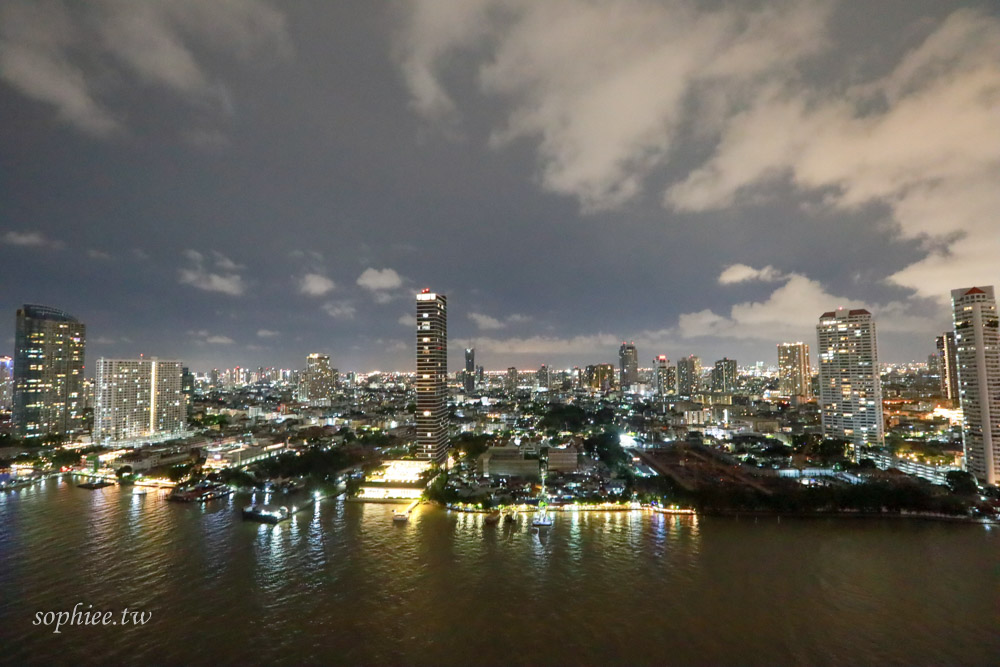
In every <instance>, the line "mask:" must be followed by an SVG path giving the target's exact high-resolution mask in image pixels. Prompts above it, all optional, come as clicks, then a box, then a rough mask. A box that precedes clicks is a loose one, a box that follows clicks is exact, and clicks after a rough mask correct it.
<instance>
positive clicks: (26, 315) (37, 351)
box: [13, 304, 87, 438]
mask: <svg viewBox="0 0 1000 667" xmlns="http://www.w3.org/2000/svg"><path fill="white" fill-rule="evenodd" d="M86 333H87V328H86V326H84V324H83V323H82V322H80V321H79V320H78V319H76V318H75V317H73V316H72V315H70V314H69V313H66V312H64V311H61V310H58V309H56V308H49V307H48V306H39V305H32V304H25V306H24V307H23V308H19V309H18V311H17V328H16V332H15V336H14V414H13V419H14V430H15V433H16V434H17V435H18V437H21V438H42V437H45V436H47V435H56V436H60V437H65V436H72V435H76V434H77V433H79V432H80V431H81V430H82V429H83V407H84V406H83V401H84V397H83V357H84V349H85V347H86Z"/></svg>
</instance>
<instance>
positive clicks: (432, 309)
mask: <svg viewBox="0 0 1000 667" xmlns="http://www.w3.org/2000/svg"><path fill="white" fill-rule="evenodd" d="M416 387H417V419H416V422H417V451H418V454H417V455H418V456H419V457H420V458H423V459H429V460H431V461H436V462H438V463H443V462H444V460H445V458H446V457H447V455H448V442H449V441H448V300H447V298H446V297H445V295H444V294H435V293H434V292H431V291H430V290H427V289H425V290H424V291H422V292H420V293H419V294H417V379H416Z"/></svg>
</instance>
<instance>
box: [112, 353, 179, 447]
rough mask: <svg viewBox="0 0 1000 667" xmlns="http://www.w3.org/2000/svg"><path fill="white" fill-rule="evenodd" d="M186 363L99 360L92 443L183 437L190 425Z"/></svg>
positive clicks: (148, 360)
mask: <svg viewBox="0 0 1000 667" xmlns="http://www.w3.org/2000/svg"><path fill="white" fill-rule="evenodd" d="M182 375H183V363H182V362H180V361H161V360H159V359H103V358H102V359H98V360H97V368H96V370H95V385H96V386H95V391H94V393H95V399H96V405H95V407H94V440H95V441H98V442H109V441H118V440H133V439H137V438H147V437H152V436H157V435H162V434H169V433H179V432H181V431H183V430H184V429H185V426H186V423H187V402H186V397H185V396H184V394H183V393H182V392H181V377H182Z"/></svg>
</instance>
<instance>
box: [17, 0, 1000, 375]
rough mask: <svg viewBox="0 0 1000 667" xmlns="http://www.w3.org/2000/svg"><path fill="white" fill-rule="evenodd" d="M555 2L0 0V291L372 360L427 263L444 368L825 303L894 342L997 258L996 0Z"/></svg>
mask: <svg viewBox="0 0 1000 667" xmlns="http://www.w3.org/2000/svg"><path fill="white" fill-rule="evenodd" d="M556 4H558V3H555V4H552V5H550V4H549V3H546V5H545V6H535V5H531V4H526V5H511V6H510V7H508V9H507V10H506V11H508V12H509V16H508V17H507V18H508V20H506V21H498V20H497V19H496V16H494V15H495V14H496V13H497V12H495V11H493V10H494V9H496V7H495V6H494V4H493V3H490V2H468V3H460V4H458V5H454V6H451V5H447V4H444V5H438V4H436V3H421V2H416V3H411V4H408V5H405V6H402V7H401V6H385V7H382V6H370V5H361V6H350V5H330V6H320V7H311V8H309V9H308V10H307V9H305V8H302V7H289V6H283V5H275V4H271V3H266V2H251V3H245V4H241V5H240V6H239V7H235V6H229V5H226V6H224V7H221V8H219V10H218V12H215V13H209V12H205V13H200V12H199V11H194V10H192V13H191V14H189V15H185V16H184V17H180V18H179V17H177V16H174V15H171V14H169V13H168V12H167V11H166V10H165V9H164V5H161V4H159V3H153V4H152V5H150V7H149V8H148V9H147V10H145V11H146V12H147V13H146V14H143V16H142V17H140V18H142V19H143V20H142V21H138V20H136V19H137V16H136V15H135V14H134V13H135V12H139V11H140V10H139V9H136V8H135V7H133V6H132V5H129V4H127V3H125V4H114V5H111V6H109V7H108V8H106V9H107V11H103V10H99V9H97V8H94V7H91V6H89V5H88V6H85V7H81V8H78V9H79V11H73V10H71V9H70V8H69V6H68V5H67V4H65V3H60V2H53V3H48V4H45V5H35V4H34V3H27V2H18V1H15V0H12V1H11V2H8V3H5V4H4V6H3V7H2V9H0V46H2V47H3V48H0V53H2V54H4V55H2V56H0V91H2V95H0V127H3V128H4V130H3V131H0V171H2V173H4V179H3V182H2V183H0V195H2V196H3V200H4V202H5V206H4V207H3V211H2V212H0V260H2V261H3V262H4V265H5V267H6V268H7V272H8V276H9V279H8V281H7V282H6V283H5V286H6V287H7V288H8V289H6V290H5V292H4V294H3V296H2V297H0V310H2V311H4V312H13V311H14V310H15V309H16V308H17V307H19V306H20V305H21V304H23V303H44V304H50V305H52V306H54V307H58V308H62V309H65V310H67V311H68V312H72V313H74V314H75V315H76V316H77V317H79V318H80V319H81V320H82V321H85V322H87V323H88V327H89V331H90V340H89V349H88V354H90V355H91V358H97V357H98V356H107V357H115V358H132V357H137V356H138V355H139V354H140V353H146V354H147V355H150V354H155V355H157V356H160V357H163V358H178V359H184V360H186V361H187V362H188V363H189V364H190V365H191V367H193V368H211V367H220V368H221V367H231V366H235V365H241V366H250V367H256V366H261V365H263V366H278V367H298V365H299V364H300V363H301V362H300V360H301V359H302V358H303V357H304V356H305V355H306V354H308V353H310V352H313V351H316V350H322V351H324V353H327V354H330V356H331V359H332V360H333V361H334V362H335V364H336V365H337V366H338V367H339V368H343V369H356V370H374V369H384V370H393V369H400V370H401V369H405V368H408V367H409V354H410V352H411V350H410V347H411V346H410V342H409V331H408V329H409V327H408V325H407V324H406V321H407V320H408V312H407V310H408V309H407V307H406V304H407V303H408V302H409V295H410V294H412V293H413V292H414V291H417V290H419V289H420V288H422V287H423V286H424V285H428V284H433V285H435V288H436V289H440V290H441V291H442V292H444V293H447V294H448V295H449V297H450V299H451V302H452V308H453V313H461V314H460V315H458V316H453V318H452V322H451V325H452V341H451V342H452V346H451V348H450V350H449V354H450V359H449V361H450V363H451V364H452V367H453V368H459V367H461V360H462V357H461V355H462V351H463V349H464V348H472V347H475V348H476V350H477V353H478V358H479V359H480V360H481V362H482V363H484V364H485V365H486V366H487V367H488V368H497V369H499V368H503V367H505V366H507V365H511V364H514V365H516V366H518V367H519V368H532V367H534V368H537V367H538V366H539V365H541V364H543V363H544V364H548V365H549V366H550V367H563V366H566V365H571V364H574V363H575V364H580V363H587V362H593V363H597V362H609V363H615V362H616V359H615V357H614V349H615V347H616V346H617V344H618V343H620V341H622V340H630V341H632V340H634V341H635V343H636V346H637V347H638V349H639V350H640V353H642V354H646V355H647V357H648V356H649V355H651V354H666V355H667V356H668V357H670V358H671V359H679V358H683V357H685V356H688V355H691V354H696V355H698V356H699V357H701V358H702V359H705V360H714V359H720V358H722V357H724V356H728V357H732V358H736V359H764V360H770V359H771V357H772V356H773V346H774V344H775V343H777V342H780V341H783V340H809V339H811V335H810V332H811V329H812V326H813V323H814V320H815V317H816V315H817V313H816V312H814V311H815V308H814V304H816V303H822V304H828V305H829V306H837V305H843V306H845V307H847V308H866V309H868V310H870V311H871V312H873V314H874V315H875V316H876V318H877V319H878V321H879V327H880V332H879V333H880V347H881V352H882V358H883V359H884V360H886V361H891V362H903V361H909V360H918V359H925V358H926V357H927V355H928V354H929V353H931V352H933V344H932V342H931V343H928V341H933V337H934V336H937V335H939V334H940V332H941V331H943V330H945V329H947V328H948V323H949V319H950V311H949V303H948V290H950V289H952V288H953V287H954V286H955V285H965V284H996V283H997V282H998V279H1000V277H998V276H997V275H996V269H995V266H994V264H993V262H992V260H990V259H988V258H991V257H995V256H997V254H998V252H997V250H998V248H997V246H996V244H997V243H1000V241H997V239H996V235H995V234H993V233H991V231H992V230H993V229H994V228H995V224H996V222H995V213H993V212H994V211H996V210H1000V205H998V203H997V197H998V196H1000V195H998V194H997V192H996V188H995V187H994V185H995V182H996V180H997V175H998V172H1000V149H998V146H1000V136H998V133H1000V127H998V126H997V124H996V123H995V117H994V115H993V109H992V107H991V106H990V105H989V102H988V100H989V99H990V98H989V95H987V94H986V93H987V92H988V91H989V90H991V89H992V88H991V86H995V85H996V82H997V81H998V80H1000V65H998V63H1000V57H998V50H1000V47H998V46H997V44H996V40H995V39H992V38H991V37H990V36H991V35H994V34H996V33H997V31H998V29H1000V16H998V11H1000V10H998V9H997V7H996V5H995V4H993V3H989V2H985V1H983V2H965V3H957V4H948V5H944V4H942V3H934V2H930V1H918V2H901V1H897V2H886V3H879V5H878V6H877V7H869V6H863V5H862V3H846V2H815V3H806V4H802V5H799V4H795V5H789V4H788V3H781V2H764V3H760V4H759V5H757V6H755V7H753V8H749V7H741V6H738V5H736V6H722V7H716V8H711V9H708V8H703V7H696V6H691V5H688V4H685V3H641V2H623V3H608V4H607V5H602V6H593V7H588V8H586V9H585V10H584V9H579V10H578V11H576V12H573V13H572V20H571V21H570V22H569V23H568V24H567V26H566V33H565V34H566V35H573V36H574V38H573V39H561V40H551V39H548V38H547V37H546V36H545V31H544V30H543V29H541V28H540V26H544V25H546V24H547V23H548V22H549V21H550V20H551V17H552V15H566V16H569V13H567V12H559V11H558V8H557V7H556V6H555V5H556ZM619 5H620V6H619ZM623 9H624V10H627V11H622V10H623ZM783 10H787V11H783ZM553 12H555V13H556V14H551V13H553ZM779 17H780V18H779ZM137 25H138V26H141V30H146V31H147V32H148V33H149V34H145V35H143V34H140V35H138V36H136V35H131V34H129V35H123V34H122V33H121V31H122V30H123V27H122V26H137ZM52 26H64V28H65V31H66V33H65V35H64V36H63V37H64V38H65V39H64V38H59V39H56V38H55V37H52V35H53V34H54V33H53V32H52V31H53V30H54V28H53V27H52ZM226 26H229V27H230V29H228V30H224V29H222V28H223V27H226ZM232 26H238V27H232ZM639 26H642V29H641V30H639V29H638V27H639ZM751 26H752V27H751ZM862 26H863V27H862ZM991 28H992V29H991ZM207 34H212V35H216V34H221V35H223V36H222V37H218V38H213V39H209V38H208V37H206V35H207ZM623 35H635V38H634V39H629V40H623V39H622V36H623ZM33 36H34V37H33ZM46 36H48V37H46ZM98 36H99V38H98ZM49 37H52V38H51V39H50V38H49ZM125 37H130V38H131V39H128V40H127V39H125ZM67 40H68V41H67ZM479 42H481V43H482V44H483V45H484V46H483V48H482V49H481V50H477V49H475V48H472V45H473V44H475V43H479ZM625 42H627V43H628V44H629V48H627V49H624V50H621V51H619V50H613V49H610V48H609V45H610V44H615V43H625ZM69 43H75V44H77V45H78V46H77V47H74V48H78V49H79V51H80V53H77V52H76V51H74V52H73V55H74V56H75V55H82V56H84V57H79V58H77V57H73V58H69V53H68V51H67V50H66V49H67V48H68V47H67V46H66V45H67V44H69ZM139 43H148V44H157V45H158V46H157V48H158V49H160V50H161V51H157V52H156V53H155V54H154V55H155V56H156V57H155V58H154V60H155V62H156V65H155V66H154V65H153V64H151V63H150V61H147V60H145V59H144V58H143V57H142V54H141V53H139V51H138V50H136V49H135V48H132V46H134V45H135V44H139ZM516 52H520V53H522V54H523V57H524V58H525V62H524V63H515V62H514V60H515V55H514V54H515V53H516ZM607 53H613V54H614V55H613V57H612V56H608V55H607ZM17 54H22V56H24V57H23V58H21V59H18V58H17V57H16V56H17ZM686 54H702V55H701V56H699V57H689V56H688V55H686ZM779 54H780V57H779ZM595 57H599V58H601V61H600V62H597V61H595V60H594V58H595ZM70 61H71V62H72V63H73V65H72V68H70V70H69V71H67V70H65V69H63V68H61V67H60V66H58V65H59V63H63V62H70ZM316 63H322V64H323V66H322V68H321V69H316V66H315V64H316ZM664 63H670V64H671V67H673V68H675V69H671V70H669V71H670V72H671V76H669V77H667V80H668V81H670V83H671V85H669V86H664V85H660V82H662V80H663V77H662V76H661V72H662V68H663V66H664ZM521 64H523V65H526V67H525V68H524V70H522V69H520V66H521ZM569 64H572V66H570V65H569ZM522 71H532V72H534V73H535V75H534V76H533V77H529V76H526V75H524V74H520V73H519V72H522ZM589 71H596V72H598V74H599V75H598V76H593V77H587V76H584V74H586V73H587V72H589ZM653 80H655V81H656V82H657V85H651V81H653ZM43 83H44V85H42V84H43ZM654 90H655V91H656V92H653V91H654ZM817 127H821V128H822V131H819V130H817ZM778 138H780V139H781V140H780V141H777V140H776V139H778ZM931 138H933V140H932V139H931ZM765 148H766V149H767V150H764V149H765ZM430 239H433V243H432V242H431V241H430ZM38 266H44V267H45V270H44V271H36V270H35V269H36V267H38ZM622 285H627V286H628V289H627V290H623V289H622ZM694 286H697V287H696V288H694ZM598 312H600V313H602V314H604V313H607V314H610V315H612V317H611V318H601V317H597V316H596V313H598ZM12 337H13V332H12V331H10V332H9V333H8V334H6V335H2V334H0V355H9V354H11V353H12V351H13V341H12V340H11V339H12Z"/></svg>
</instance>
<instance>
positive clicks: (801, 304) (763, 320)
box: [677, 265, 934, 343]
mask: <svg viewBox="0 0 1000 667" xmlns="http://www.w3.org/2000/svg"><path fill="white" fill-rule="evenodd" d="M737 266H739V267H742V269H745V271H743V274H744V275H748V276H751V277H749V278H746V279H747V280H754V279H759V278H755V277H753V276H754V275H760V274H766V275H772V276H778V277H773V278H771V279H770V282H782V283H783V284H782V285H780V286H779V287H777V288H775V289H774V290H773V291H772V292H771V293H770V294H769V295H768V297H767V298H766V299H764V300H763V301H756V302H754V301H750V302H745V303H738V304H736V305H734V306H732V308H731V309H730V311H729V314H728V315H719V314H717V313H715V312H714V311H712V310H708V309H706V310H701V311H698V312H693V313H684V314H682V315H681V316H680V318H679V321H678V327H677V332H678V334H679V335H680V336H682V337H684V338H699V337H703V336H709V337H716V338H738V339H756V340H769V341H774V342H775V343H777V342H779V341H781V340H794V339H798V340H801V339H803V338H804V337H805V338H807V339H808V337H809V335H810V334H811V333H812V332H814V331H815V328H816V323H817V322H818V321H819V316H820V315H821V314H822V313H823V312H825V311H827V310H833V309H836V308H839V307H844V308H867V309H868V310H870V311H871V312H872V313H873V315H874V316H875V319H876V326H877V327H878V328H879V330H881V331H907V332H912V331H914V330H920V329H929V328H931V327H933V325H934V323H933V322H929V321H927V320H924V319H923V318H921V317H918V316H916V315H913V314H911V313H910V312H909V308H908V307H907V305H906V304H903V303H900V302H895V301H894V302H890V303H888V304H885V305H878V304H866V303H864V302H862V301H859V300H857V299H849V298H847V297H843V296H835V295H833V294H830V293H829V292H828V291H827V290H826V289H825V288H824V287H823V286H822V285H821V284H820V283H819V282H817V281H815V280H812V279H811V278H808V277H806V276H804V275H801V274H798V273H789V274H780V273H779V272H777V271H776V270H775V269H774V268H773V267H770V266H769V267H766V268H765V269H760V270H757V269H753V268H752V267H748V266H744V265H737ZM733 268H734V267H729V268H727V269H726V271H724V272H723V273H722V275H720V276H719V282H720V283H723V282H724V281H723V280H722V277H723V276H725V275H726V274H727V272H730V270H731V269H733ZM736 282H740V281H737V280H730V281H728V283H729V284H733V283H736Z"/></svg>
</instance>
